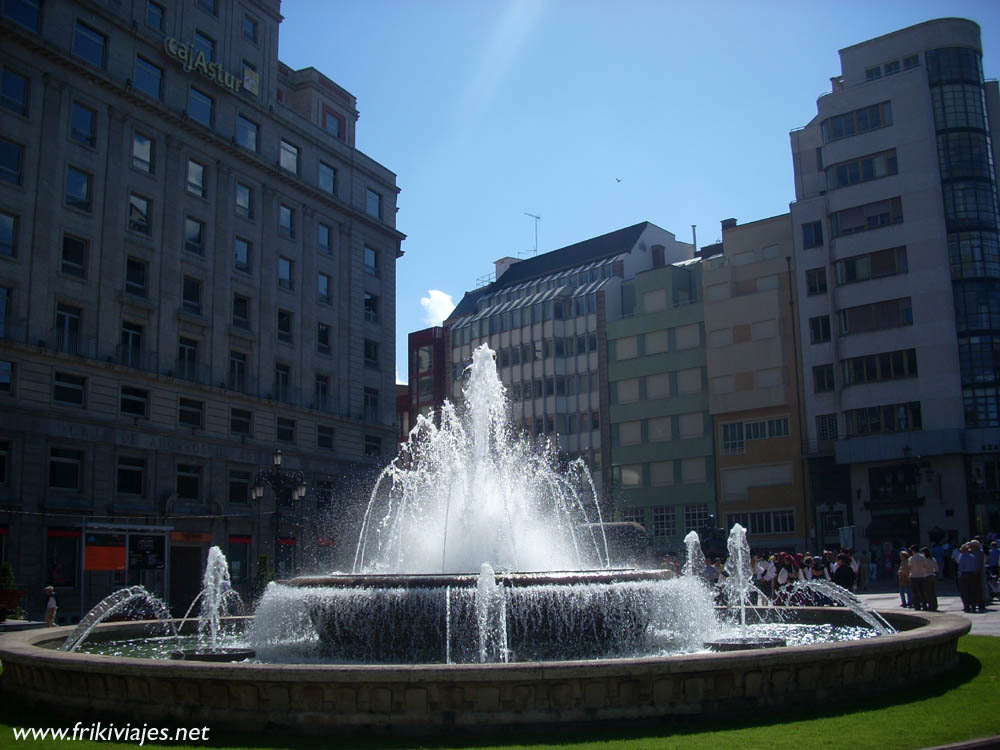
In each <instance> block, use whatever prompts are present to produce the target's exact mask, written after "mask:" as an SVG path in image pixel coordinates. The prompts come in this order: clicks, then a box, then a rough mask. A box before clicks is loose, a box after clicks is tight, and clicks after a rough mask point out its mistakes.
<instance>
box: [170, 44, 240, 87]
mask: <svg viewBox="0 0 1000 750" xmlns="http://www.w3.org/2000/svg"><path fill="white" fill-rule="evenodd" d="M163 48H164V49H165V50H166V52H167V54H168V55H170V56H171V57H172V58H174V59H175V60H177V61H178V62H180V63H181V64H182V65H183V66H184V70H185V71H188V72H189V71H192V70H197V71H198V72H199V73H201V74H202V75H203V76H204V77H205V78H208V79H209V80H211V81H214V82H215V83H216V84H218V85H219V86H222V87H223V88H226V89H229V90H230V91H232V92H234V93H238V92H239V90H240V89H241V88H245V89H247V90H248V91H250V92H251V93H253V94H257V93H258V88H259V83H258V78H257V74H256V73H255V72H254V71H252V70H249V69H247V70H244V72H243V78H242V80H241V79H240V77H239V76H237V75H235V74H233V73H230V72H229V71H227V70H226V69H225V68H223V67H222V65H220V64H219V63H216V62H210V61H209V60H208V59H207V58H206V57H205V53H204V52H202V51H201V50H197V49H195V47H194V45H193V44H191V43H188V44H182V43H181V42H179V41H178V40H177V39H175V38H174V37H172V36H168V37H167V38H166V39H164V40H163Z"/></svg>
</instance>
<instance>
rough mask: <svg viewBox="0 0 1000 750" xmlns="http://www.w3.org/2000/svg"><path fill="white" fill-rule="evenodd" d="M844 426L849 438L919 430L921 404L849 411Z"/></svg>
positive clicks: (909, 403) (915, 402) (917, 402)
mask: <svg viewBox="0 0 1000 750" xmlns="http://www.w3.org/2000/svg"><path fill="white" fill-rule="evenodd" d="M844 425H845V432H846V434H847V435H848V436H849V437H850V436H854V435H871V434H877V433H883V432H906V431H909V430H919V429H921V427H922V424H921V418H920V402H919V401H911V402H907V403H903V404H887V405H885V406H869V407H864V408H861V409H848V410H847V411H845V412H844Z"/></svg>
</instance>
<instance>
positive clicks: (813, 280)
mask: <svg viewBox="0 0 1000 750" xmlns="http://www.w3.org/2000/svg"><path fill="white" fill-rule="evenodd" d="M806 288H807V289H808V292H809V294H810V295H812V294H826V269H825V268H812V269H810V270H808V271H806Z"/></svg>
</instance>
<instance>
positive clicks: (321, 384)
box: [313, 373, 330, 411]
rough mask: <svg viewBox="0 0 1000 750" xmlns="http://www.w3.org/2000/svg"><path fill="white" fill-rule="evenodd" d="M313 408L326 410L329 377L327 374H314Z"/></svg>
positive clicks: (328, 395) (328, 394)
mask: <svg viewBox="0 0 1000 750" xmlns="http://www.w3.org/2000/svg"><path fill="white" fill-rule="evenodd" d="M313 397H314V399H315V403H314V404H313V408H314V409H321V410H324V411H325V410H326V409H327V406H328V404H329V399H330V378H329V376H327V375H320V374H319V373H317V374H316V379H315V381H314V382H313Z"/></svg>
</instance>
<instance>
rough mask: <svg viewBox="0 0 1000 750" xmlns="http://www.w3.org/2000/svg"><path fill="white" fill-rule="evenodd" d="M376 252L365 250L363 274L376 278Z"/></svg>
mask: <svg viewBox="0 0 1000 750" xmlns="http://www.w3.org/2000/svg"><path fill="white" fill-rule="evenodd" d="M378 270H379V269H378V250H373V249H372V248H370V247H366V248H365V273H367V274H368V275H369V276H378Z"/></svg>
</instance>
